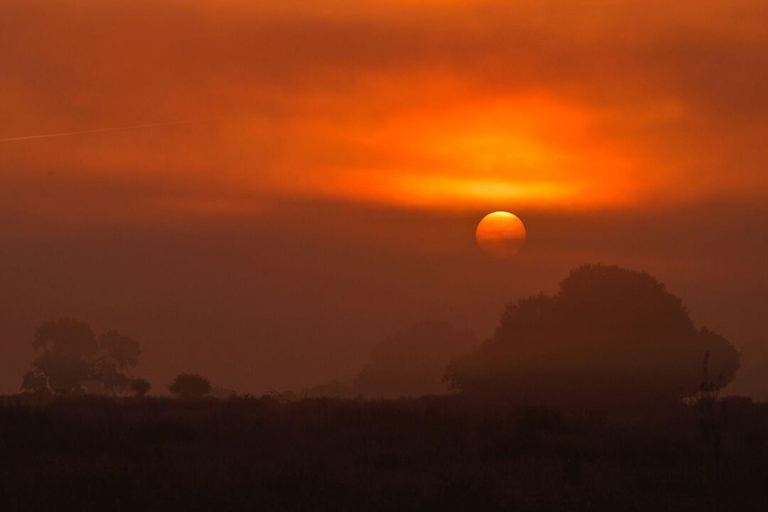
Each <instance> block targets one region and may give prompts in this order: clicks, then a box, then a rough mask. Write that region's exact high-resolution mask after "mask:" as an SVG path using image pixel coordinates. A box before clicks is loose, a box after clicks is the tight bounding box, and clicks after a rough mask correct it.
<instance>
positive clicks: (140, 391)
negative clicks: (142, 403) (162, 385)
mask: <svg viewBox="0 0 768 512" xmlns="http://www.w3.org/2000/svg"><path fill="white" fill-rule="evenodd" d="M150 389H152V385H151V384H150V383H149V382H148V381H146V380H145V379H133V380H132V381H131V391H133V393H134V394H135V395H136V397H137V398H144V396H145V395H146V394H147V393H149V390H150Z"/></svg>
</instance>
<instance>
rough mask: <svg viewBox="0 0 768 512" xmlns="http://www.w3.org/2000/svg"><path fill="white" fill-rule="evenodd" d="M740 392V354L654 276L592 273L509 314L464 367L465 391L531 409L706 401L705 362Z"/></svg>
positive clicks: (458, 378)
mask: <svg viewBox="0 0 768 512" xmlns="http://www.w3.org/2000/svg"><path fill="white" fill-rule="evenodd" d="M707 352H708V353H709V354H710V368H712V369H713V370H714V371H715V373H718V374H720V375H721V376H722V377H721V378H720V379H719V381H718V384H717V385H718V386H720V387H721V386H725V385H727V384H728V383H729V382H731V381H732V380H733V378H734V376H735V374H736V370H737V369H738V367H739V358H740V356H739V353H738V352H737V351H736V349H735V348H734V347H733V345H731V344H730V343H729V342H728V341H727V340H725V339H724V338H723V337H722V336H720V335H718V334H716V333H714V332H712V331H709V330H707V329H697V328H695V327H694V325H693V322H692V321H691V319H690V317H689V316H688V312H687V310H686V309H685V307H684V306H683V304H682V302H681V300H680V299H679V298H677V297H675V296H674V295H672V294H670V293H669V292H667V291H666V289H665V287H664V285H663V284H661V283H659V282H658V281H657V280H656V279H654V278H653V277H652V276H650V275H649V274H647V273H644V272H636V271H631V270H626V269H622V268H619V267H614V266H603V265H585V266H582V267H580V268H578V269H575V270H573V271H571V273H570V275H569V276H568V277H567V278H566V279H565V280H564V281H562V283H561V284H560V290H559V292H558V293H557V294H555V295H553V296H547V295H538V296H535V297H529V298H525V299H522V300H520V301H518V302H517V303H513V304H509V305H508V306H507V308H506V310H505V312H504V314H503V316H502V318H501V323H500V325H499V326H498V328H497V329H496V332H495V334H494V336H493V337H492V338H490V339H488V340H486V341H484V342H483V343H482V344H481V346H480V347H479V348H478V349H477V350H475V351H472V352H470V353H467V354H465V355H463V356H461V357H459V358H457V359H455V360H454V361H453V362H452V363H451V364H450V365H449V367H448V370H447V372H446V375H445V379H446V381H447V382H448V383H449V385H450V386H451V387H452V388H453V389H454V390H457V391H461V392H465V393H480V394H486V395H503V396H508V397H517V398H520V399H522V400H526V401H528V400H531V401H538V402H541V401H546V400H555V401H559V402H567V401H604V400H612V399H621V400H637V399H678V398H680V397H682V396H686V395H692V394H694V393H696V392H697V391H698V388H699V384H700V382H701V378H700V365H701V360H702V359H701V358H702V356H703V355H704V354H705V353H707Z"/></svg>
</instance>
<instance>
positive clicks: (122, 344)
mask: <svg viewBox="0 0 768 512" xmlns="http://www.w3.org/2000/svg"><path fill="white" fill-rule="evenodd" d="M32 347H33V348H34V349H35V351H36V353H37V354H38V355H37V357H36V358H35V360H34V361H33V362H32V367H33V370H32V371H31V372H28V373H27V374H26V375H25V376H24V379H23V382H22V389H24V390H36V391H40V390H43V389H47V388H50V390H51V391H53V392H54V393H57V394H61V395H73V394H79V393H82V392H83V391H84V390H85V385H86V383H88V382H95V383H97V384H98V385H99V386H101V387H103V388H104V389H106V390H108V391H111V392H118V391H123V390H125V389H126V388H127V387H128V385H129V384H130V378H129V377H128V376H127V375H126V374H125V372H126V371H127V370H129V369H130V368H132V367H134V366H136V364H137V363H138V358H139V354H140V353H141V350H140V348H139V344H138V343H137V342H136V341H134V340H132V339H130V338H128V337H125V336H122V335H121V334H120V333H118V332H116V331H110V332H107V333H105V334H102V335H101V336H99V337H98V338H96V336H95V335H94V333H93V331H92V330H91V328H90V326H88V324H86V323H84V322H81V321H79V320H75V319H72V318H64V319H61V320H54V321H49V322H45V323H43V324H42V325H41V326H40V327H38V328H37V330H36V331H35V337H34V340H33V342H32Z"/></svg>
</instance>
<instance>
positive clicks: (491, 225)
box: [475, 212, 527, 258]
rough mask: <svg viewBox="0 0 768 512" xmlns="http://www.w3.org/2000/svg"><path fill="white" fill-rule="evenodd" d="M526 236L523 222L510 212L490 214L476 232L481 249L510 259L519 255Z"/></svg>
mask: <svg viewBox="0 0 768 512" xmlns="http://www.w3.org/2000/svg"><path fill="white" fill-rule="evenodd" d="M526 236H527V233H526V231H525V226H524V225H523V221H521V220H520V219H519V218H518V216H517V215H514V214H512V213H509V212H493V213H489V214H488V215H486V216H485V217H483V220H481V221H480V224H478V225H477V230H476V231H475V238H476V239H477V245H478V246H480V249H482V250H483V251H484V252H485V253H486V254H489V255H491V256H494V257H497V258H509V257H511V256H514V255H515V254H517V253H518V252H519V251H520V249H521V248H522V247H523V244H524V243H525V238H526Z"/></svg>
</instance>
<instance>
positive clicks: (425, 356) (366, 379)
mask: <svg viewBox="0 0 768 512" xmlns="http://www.w3.org/2000/svg"><path fill="white" fill-rule="evenodd" d="M476 345H477V342H476V339H475V336H474V334H472V332H470V331H461V330H458V329H456V328H455V327H453V326H452V325H451V324H449V323H447V322H420V323H417V324H414V325H413V326H411V327H410V328H408V329H405V330H403V331H400V332H398V333H396V334H394V335H393V336H389V337H387V338H385V339H383V340H382V341H380V342H379V343H378V344H377V345H376V346H375V347H374V348H373V350H372V351H371V355H370V360H369V362H368V363H367V364H365V365H364V366H363V368H362V369H361V370H360V371H359V372H358V373H357V375H355V377H354V378H353V379H352V382H351V383H349V384H346V383H341V382H338V381H334V382H328V383H325V384H321V385H319V386H314V387H312V388H310V389H307V390H305V391H304V394H306V395H308V396H329V397H338V398H355V397H363V398H400V397H407V396H421V395H429V394H442V393H446V392H447V391H448V387H447V386H446V385H445V383H444V382H443V375H444V374H445V368H446V366H447V365H448V363H449V362H450V361H451V359H453V358H455V357H456V356H458V355H459V354H461V353H463V352H466V351H467V350H470V349H471V348H474V347H475V346H476Z"/></svg>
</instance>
